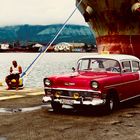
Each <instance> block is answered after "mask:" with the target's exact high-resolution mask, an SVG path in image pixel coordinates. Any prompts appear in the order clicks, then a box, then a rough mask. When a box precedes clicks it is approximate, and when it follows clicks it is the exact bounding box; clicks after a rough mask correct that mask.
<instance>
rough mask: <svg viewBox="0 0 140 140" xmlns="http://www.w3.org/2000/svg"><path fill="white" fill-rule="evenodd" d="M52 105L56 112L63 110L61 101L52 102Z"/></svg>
mask: <svg viewBox="0 0 140 140" xmlns="http://www.w3.org/2000/svg"><path fill="white" fill-rule="evenodd" d="M51 106H52V108H53V111H54V112H61V110H62V105H61V104H60V103H59V102H51Z"/></svg>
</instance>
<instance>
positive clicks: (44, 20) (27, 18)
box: [0, 0, 87, 26]
mask: <svg viewBox="0 0 140 140" xmlns="http://www.w3.org/2000/svg"><path fill="white" fill-rule="evenodd" d="M0 6H1V7H0V26H5V25H18V24H33V25H37V24H41V25H48V24H55V23H64V22H65V20H66V19H67V18H68V17H69V15H70V14H71V13H72V11H73V10H74V9H75V0H0ZM68 23H73V24H80V25H87V24H86V23H85V21H84V19H83V17H82V15H81V14H80V12H79V11H78V10H77V11H76V12H75V14H74V15H73V17H72V18H71V19H70V21H69V22H68Z"/></svg>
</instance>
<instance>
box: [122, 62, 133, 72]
mask: <svg viewBox="0 0 140 140" xmlns="http://www.w3.org/2000/svg"><path fill="white" fill-rule="evenodd" d="M122 67H123V72H131V65H130V61H123V62H122Z"/></svg>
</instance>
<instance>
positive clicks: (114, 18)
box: [76, 0, 140, 58]
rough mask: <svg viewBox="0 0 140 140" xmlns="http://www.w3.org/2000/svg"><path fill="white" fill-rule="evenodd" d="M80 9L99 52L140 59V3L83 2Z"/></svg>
mask: <svg viewBox="0 0 140 140" xmlns="http://www.w3.org/2000/svg"><path fill="white" fill-rule="evenodd" d="M76 2H77V3H78V2H79V0H76ZM79 10H80V12H81V14H82V15H83V17H84V19H85V21H86V22H87V23H88V24H89V25H90V27H91V29H92V30H93V32H94V34H95V37H96V43H97V48H98V52H99V53H101V52H102V51H109V52H110V53H123V54H132V55H135V56H137V57H139V58H140V0H83V1H82V3H81V5H80V7H79Z"/></svg>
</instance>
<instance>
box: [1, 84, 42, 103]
mask: <svg viewBox="0 0 140 140" xmlns="http://www.w3.org/2000/svg"><path fill="white" fill-rule="evenodd" d="M43 94H44V91H43V88H34V87H33V88H26V87H25V88H23V89H19V90H7V89H6V86H0V101H2V100H9V99H15V98H23V97H27V96H37V95H43Z"/></svg>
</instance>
